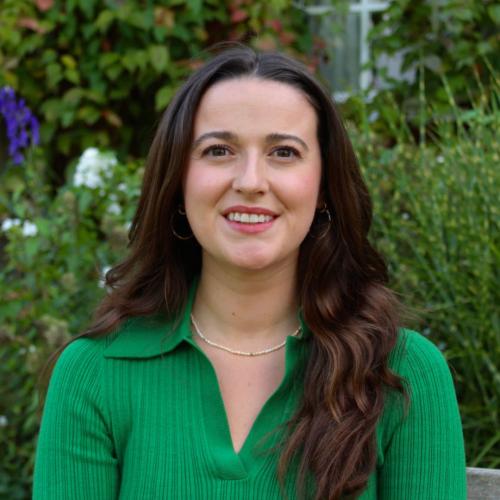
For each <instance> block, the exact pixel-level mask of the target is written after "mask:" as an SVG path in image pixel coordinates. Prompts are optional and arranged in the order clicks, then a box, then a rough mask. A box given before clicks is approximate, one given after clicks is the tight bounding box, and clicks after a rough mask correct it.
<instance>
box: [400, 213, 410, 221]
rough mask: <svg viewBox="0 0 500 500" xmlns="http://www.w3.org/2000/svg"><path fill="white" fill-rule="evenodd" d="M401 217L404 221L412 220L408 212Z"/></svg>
mask: <svg viewBox="0 0 500 500" xmlns="http://www.w3.org/2000/svg"><path fill="white" fill-rule="evenodd" d="M401 217H402V218H403V220H408V219H409V218H410V214H409V213H408V212H403V213H402V215H401Z"/></svg>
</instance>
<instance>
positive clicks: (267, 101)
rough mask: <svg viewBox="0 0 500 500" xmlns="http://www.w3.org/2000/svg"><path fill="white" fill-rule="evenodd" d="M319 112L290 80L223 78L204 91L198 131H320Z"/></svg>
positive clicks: (200, 106)
mask: <svg viewBox="0 0 500 500" xmlns="http://www.w3.org/2000/svg"><path fill="white" fill-rule="evenodd" d="M316 123H317V116H316V112H315V110H314V108H313V106H312V105H311V103H310V102H309V100H308V98H307V97H306V95H305V94H304V93H303V92H302V91H301V90H299V89H298V88H296V87H294V86H292V85H289V84H287V83H282V82H276V81H273V80H266V79H262V78H257V77H243V78H234V79H230V80H223V81H221V82H218V83H216V84H214V85H213V86H212V87H210V88H209V89H208V90H207V91H206V92H205V94H204V95H203V97H202V99H201V101H200V105H199V106H198V110H197V112H196V117H195V124H194V125H195V126H194V132H195V135H197V134H198V133H203V132H205V131H206V130H205V129H224V130H225V129H228V130H231V129H232V128H234V127H238V128H242V127H243V130H242V132H243V131H255V129H259V130H264V129H265V130H267V131H271V132H284V131H285V130H286V131H287V132H292V131H295V132H296V133H302V134H305V133H312V134H316Z"/></svg>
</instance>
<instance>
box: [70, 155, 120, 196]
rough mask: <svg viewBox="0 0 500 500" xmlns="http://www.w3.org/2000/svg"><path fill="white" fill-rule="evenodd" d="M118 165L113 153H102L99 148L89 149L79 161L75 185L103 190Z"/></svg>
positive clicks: (74, 180)
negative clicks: (105, 182)
mask: <svg viewBox="0 0 500 500" xmlns="http://www.w3.org/2000/svg"><path fill="white" fill-rule="evenodd" d="M116 164H117V160H116V157H115V156H114V154H113V153H102V152H100V151H99V150H98V149H97V148H88V149H86V150H85V151H84V152H83V154H82V155H81V156H80V159H79V160H78V164H77V165H76V170H75V175H74V177H73V184H74V185H75V186H86V187H88V188H90V189H96V188H99V187H100V188H102V187H103V186H104V180H105V178H106V177H107V178H109V177H111V176H112V174H113V167H114V166H115V165H116Z"/></svg>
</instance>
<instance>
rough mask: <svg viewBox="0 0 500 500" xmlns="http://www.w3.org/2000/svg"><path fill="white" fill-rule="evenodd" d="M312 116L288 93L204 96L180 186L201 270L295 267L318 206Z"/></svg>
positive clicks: (256, 82)
mask: <svg viewBox="0 0 500 500" xmlns="http://www.w3.org/2000/svg"><path fill="white" fill-rule="evenodd" d="M316 131H317V116H316V113H315V111H314V108H313V107H312V106H311V104H310V103H309V101H308V100H307V98H306V97H305V95H304V94H303V93H302V92H300V91H299V90H297V89H296V88H295V87H292V86H290V85H287V84H284V83H279V82H275V81H271V80H264V79H259V78H255V77H244V78H238V79H231V80H225V81H222V82H219V83H217V84H215V85H214V86H212V87H210V88H209V89H208V91H207V92H206V93H205V94H204V96H203V98H202V100H201V102H200V106H199V108H198V111H197V114H196V118H195V123H194V136H193V137H194V140H193V144H192V150H191V153H190V157H189V161H188V165H187V171H186V174H185V178H184V184H183V188H184V202H185V207H186V215H187V218H188V221H189V224H190V226H191V228H192V230H193V233H194V236H195V238H196V239H197V240H198V242H199V243H200V245H201V247H202V252H203V265H204V266H206V265H212V264H215V265H219V266H227V267H234V268H239V269H246V270H254V271H256V270H263V269H271V268H273V267H276V266H282V265H286V264H291V265H294V266H296V264H297V259H298V254H299V246H300V244H301V243H302V241H303V240H304V238H305V236H306V234H307V232H308V231H309V228H310V226H311V223H312V220H313V218H314V212H315V209H316V208H317V205H318V192H319V187H320V180H321V154H320V148H319V143H318V139H317V136H316Z"/></svg>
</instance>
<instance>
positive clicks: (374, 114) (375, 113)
mask: <svg viewBox="0 0 500 500" xmlns="http://www.w3.org/2000/svg"><path fill="white" fill-rule="evenodd" d="M379 117H380V113H379V112H378V111H372V112H371V113H370V115H369V116H368V121H369V122H370V123H373V122H374V121H377V120H378V118H379Z"/></svg>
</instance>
